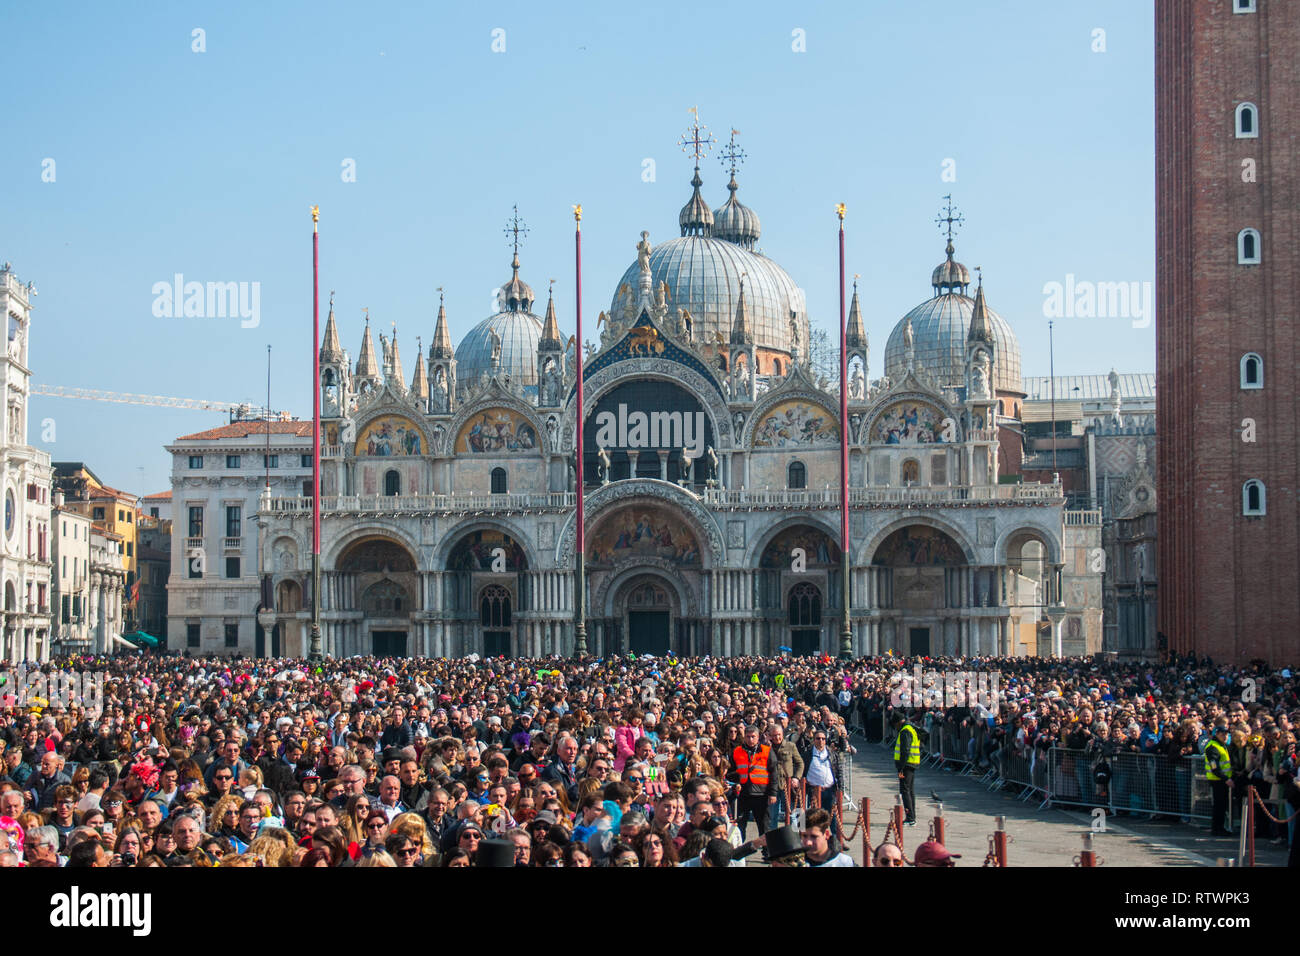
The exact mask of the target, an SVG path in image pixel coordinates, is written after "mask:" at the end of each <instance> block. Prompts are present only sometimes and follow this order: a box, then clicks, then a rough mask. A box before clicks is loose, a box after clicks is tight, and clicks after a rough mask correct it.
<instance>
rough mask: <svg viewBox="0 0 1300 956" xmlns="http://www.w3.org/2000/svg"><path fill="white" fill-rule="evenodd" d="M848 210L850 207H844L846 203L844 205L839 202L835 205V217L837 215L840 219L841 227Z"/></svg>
mask: <svg viewBox="0 0 1300 956" xmlns="http://www.w3.org/2000/svg"><path fill="white" fill-rule="evenodd" d="M847 208H848V207H846V206H845V205H844V203H842V202H837V203H836V204H835V215H837V216H839V217H840V224H841V225H842V224H843V223H844V212H845V210H846V209H847Z"/></svg>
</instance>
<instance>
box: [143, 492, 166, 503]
mask: <svg viewBox="0 0 1300 956" xmlns="http://www.w3.org/2000/svg"><path fill="white" fill-rule="evenodd" d="M144 500H145V501H171V500H172V493H171V491H159V492H156V493H155V494H152V495H145V496H144Z"/></svg>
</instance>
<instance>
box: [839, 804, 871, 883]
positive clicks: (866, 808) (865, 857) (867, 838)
mask: <svg viewBox="0 0 1300 956" xmlns="http://www.w3.org/2000/svg"><path fill="white" fill-rule="evenodd" d="M854 829H861V830H862V865H863V866H871V865H872V863H874V862H875V860H873V859H872V857H873V856H874V855H875V854H873V853H872V852H871V798H870V797H865V796H864V797H863V798H862V803H861V804H859V806H858V822H857V826H855V827H854ZM844 842H845V843H848V841H847V840H845V841H844Z"/></svg>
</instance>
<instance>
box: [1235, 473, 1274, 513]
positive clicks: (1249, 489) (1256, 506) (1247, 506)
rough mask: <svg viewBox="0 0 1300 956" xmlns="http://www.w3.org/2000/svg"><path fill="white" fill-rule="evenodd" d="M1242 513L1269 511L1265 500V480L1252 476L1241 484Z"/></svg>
mask: <svg viewBox="0 0 1300 956" xmlns="http://www.w3.org/2000/svg"><path fill="white" fill-rule="evenodd" d="M1241 513H1242V514H1244V515H1262V514H1267V513H1268V502H1267V501H1266V500H1265V494H1264V482H1262V481H1260V480H1259V479H1258V478H1252V479H1250V480H1249V481H1248V482H1246V483H1245V484H1244V485H1242V486H1241Z"/></svg>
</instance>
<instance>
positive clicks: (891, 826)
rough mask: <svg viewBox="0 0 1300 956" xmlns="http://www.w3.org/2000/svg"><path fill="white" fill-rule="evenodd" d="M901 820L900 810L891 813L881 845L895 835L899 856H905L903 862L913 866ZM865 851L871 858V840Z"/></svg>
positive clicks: (895, 844)
mask: <svg viewBox="0 0 1300 956" xmlns="http://www.w3.org/2000/svg"><path fill="white" fill-rule="evenodd" d="M899 799H900V800H901V799H902V797H899ZM895 809H896V811H899V810H901V809H902V808H901V807H897V808H895ZM900 821H901V816H900V814H899V813H898V812H895V813H891V814H890V815H889V823H888V825H887V826H886V827H885V836H884V838H883V839H881V841H880V845H881V846H884V845H885V844H886V843H888V842H889V838H890V837H893V838H894V846H896V847H898V854H899V856H901V857H902V858H903V862H904V863H905V864H907V865H908V866H911V865H912V861H911V860H909V859H908V858H907V851H906V850H904V849H903V830H902V823H901V822H900ZM863 839H864V840H865V839H866V838H865V836H864V837H863ZM863 852H865V853H866V854H867V855H868V858H870V854H871V844H870V843H869V842H868V843H867V846H866V848H865V850H864V851H863Z"/></svg>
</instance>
